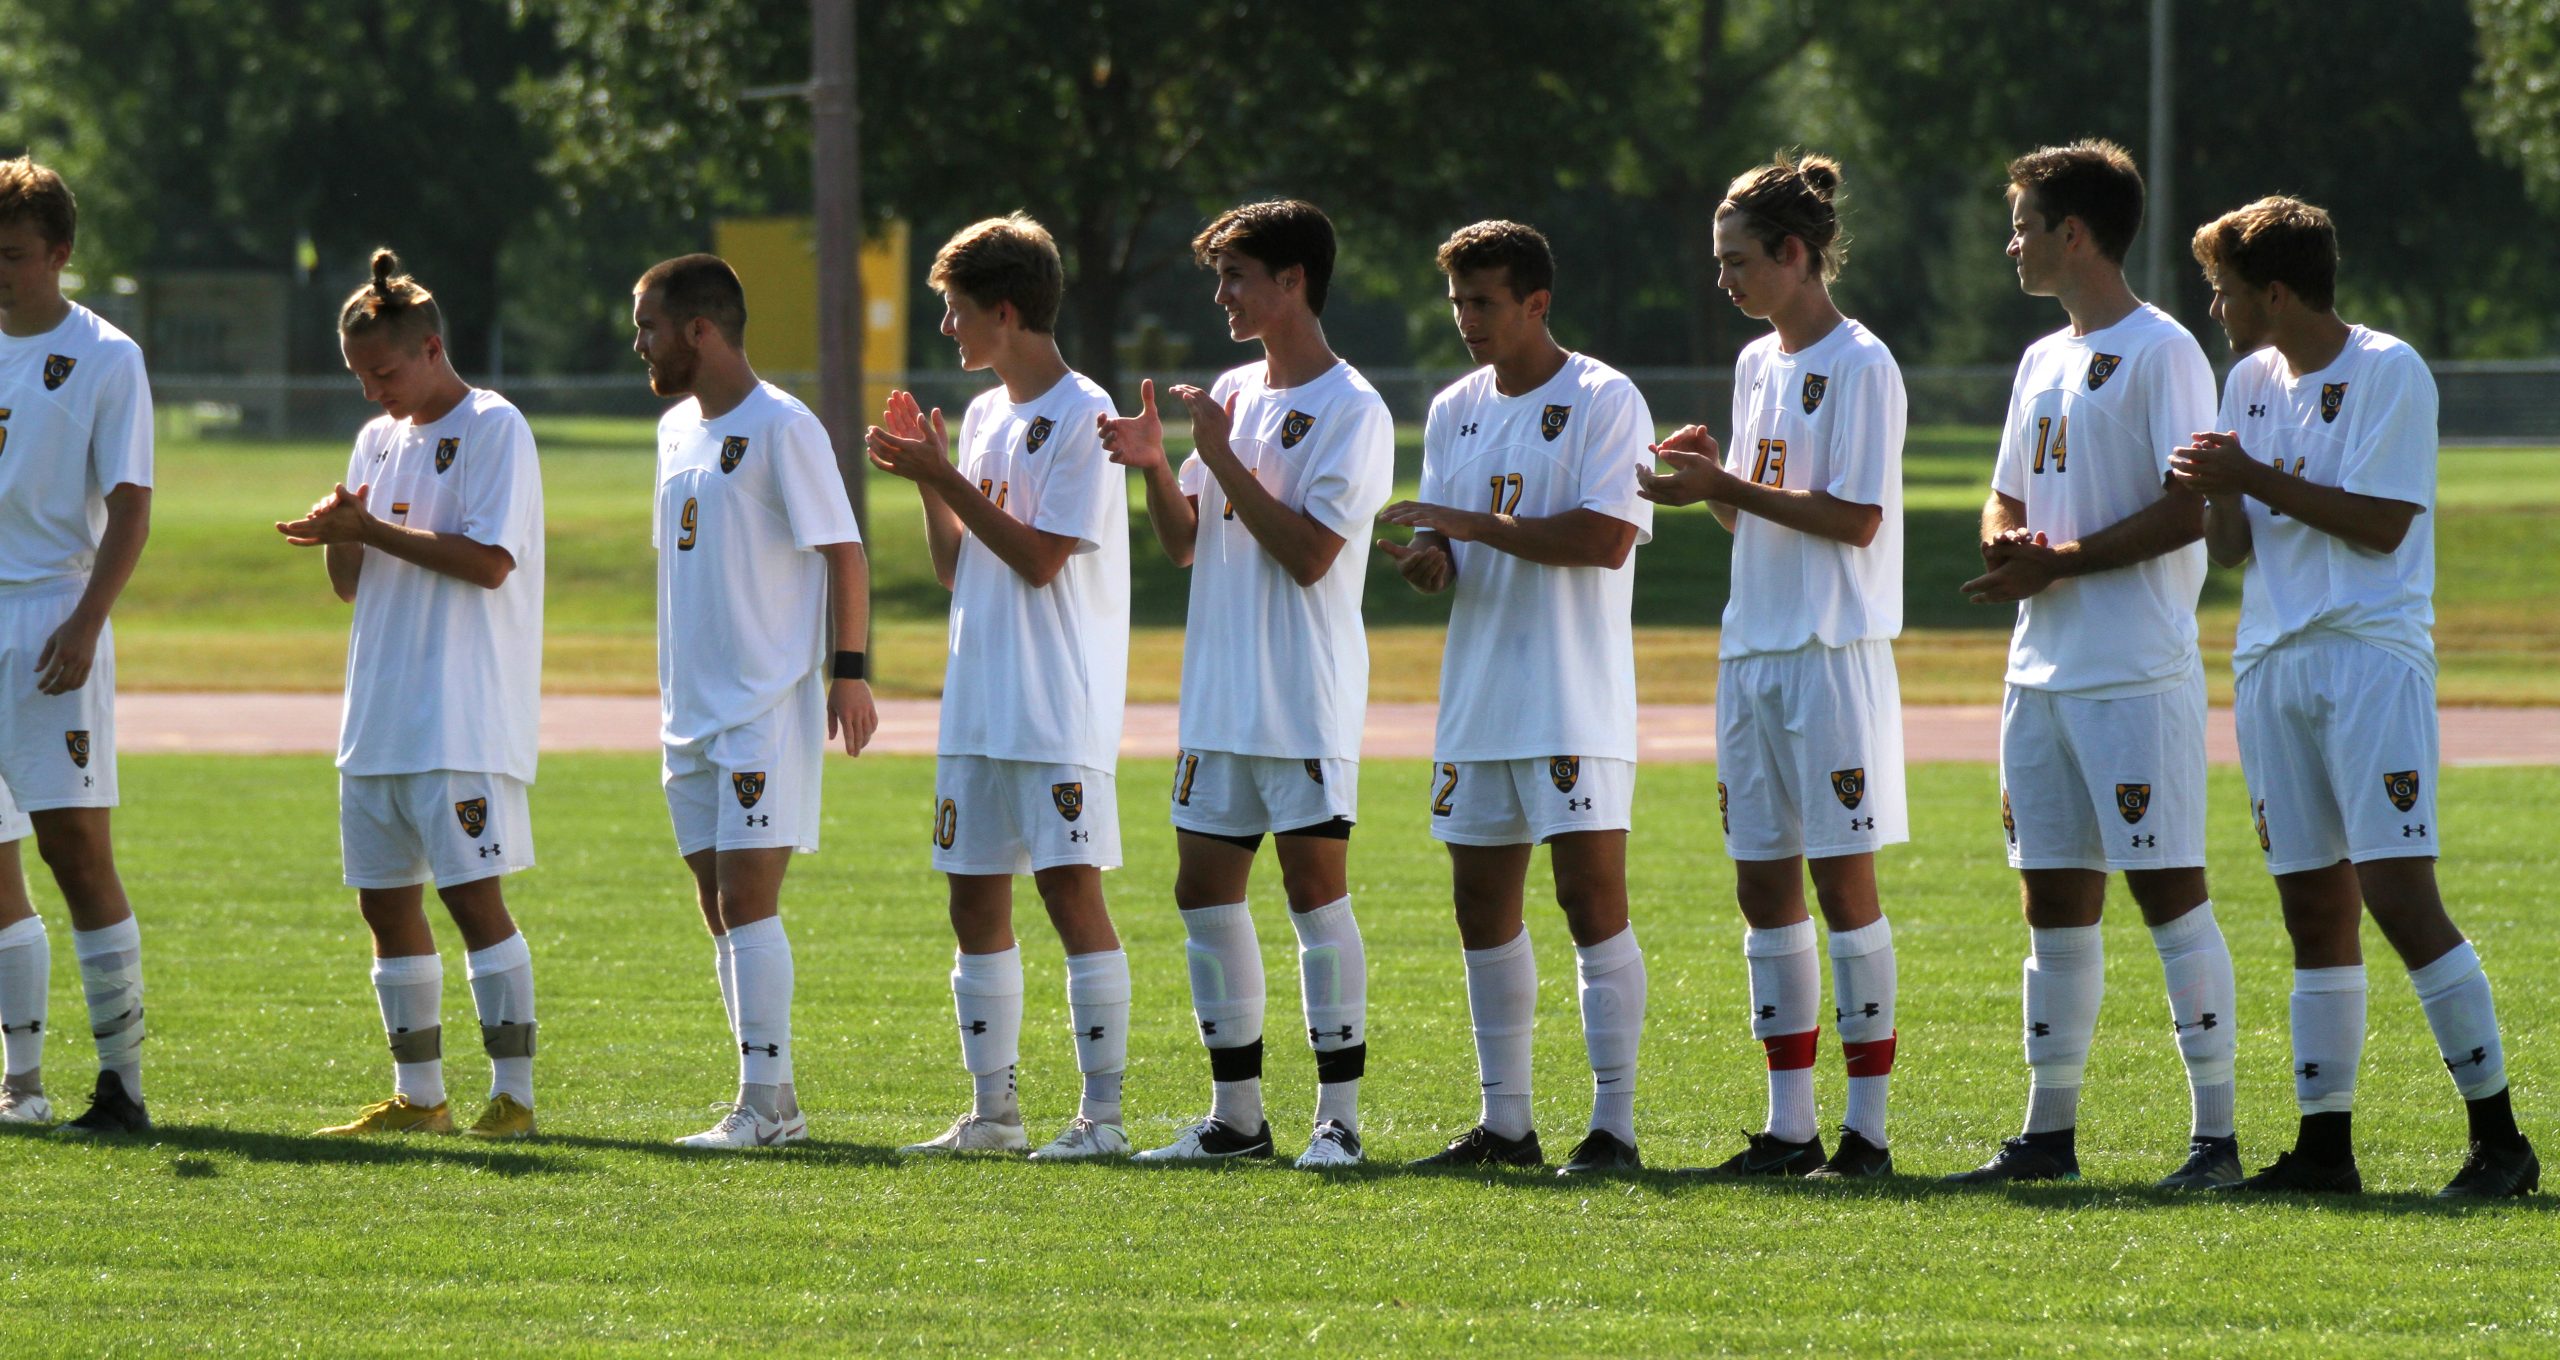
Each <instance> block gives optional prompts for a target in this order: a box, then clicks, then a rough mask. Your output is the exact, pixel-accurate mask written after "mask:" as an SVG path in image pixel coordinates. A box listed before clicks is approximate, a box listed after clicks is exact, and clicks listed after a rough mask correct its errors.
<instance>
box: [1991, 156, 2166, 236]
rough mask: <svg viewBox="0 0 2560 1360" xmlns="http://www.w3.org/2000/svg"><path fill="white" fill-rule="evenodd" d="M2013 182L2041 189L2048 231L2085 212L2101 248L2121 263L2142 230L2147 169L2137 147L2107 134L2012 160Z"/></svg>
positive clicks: (2083, 218)
mask: <svg viewBox="0 0 2560 1360" xmlns="http://www.w3.org/2000/svg"><path fill="white" fill-rule="evenodd" d="M2009 187H2010V188H2011V189H2012V190H2014V191H2016V192H2017V193H2019V194H2021V195H2024V194H2034V195H2035V200H2036V201H2035V206H2036V210H2037V211H2038V212H2040V213H2042V214H2044V228H2045V230H2047V231H2051V230H2053V229H2054V228H2055V227H2058V226H2061V225H2062V219H2064V218H2066V217H2076V218H2079V219H2080V222H2081V224H2082V225H2083V226H2086V227H2087V228H2088V229H2089V234H2090V236H2092V237H2094V238H2095V239H2096V240H2097V243H2098V253H2099V254H2101V255H2104V256H2106V257H2107V258H2108V259H2110V260H2113V261H2115V262H2116V263H2118V264H2122V263H2124V255H2125V252H2126V251H2127V250H2130V249H2131V248H2132V247H2133V236H2134V233H2135V232H2138V231H2140V230H2142V172H2141V171H2140V170H2137V169H2135V168H2134V165H2133V156H2132V155H2131V153H2129V152H2127V151H2126V150H2125V149H2124V148H2123V147H2120V146H2118V145H2116V144H2115V143H2113V142H2110V141H2107V140H2105V139H2104V138H2091V139H2089V140H2086V141H2078V142H2073V143H2072V144H2071V145H2069V146H2041V147H2037V148H2036V149H2035V150H2033V151H2030V152H2028V153H2027V154H2025V155H2023V156H2020V157H2019V158H2017V159H2016V160H2014V161H2011V162H2009Z"/></svg>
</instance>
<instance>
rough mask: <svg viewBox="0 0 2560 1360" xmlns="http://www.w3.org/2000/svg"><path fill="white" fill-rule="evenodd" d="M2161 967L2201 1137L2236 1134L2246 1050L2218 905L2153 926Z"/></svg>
mask: <svg viewBox="0 0 2560 1360" xmlns="http://www.w3.org/2000/svg"><path fill="white" fill-rule="evenodd" d="M2151 943H2152V946H2153V947H2154V948H2156V949H2157V950H2159V952H2160V971H2161V975H2162V977H2163V979H2164V980H2165V981H2166V983H2167V984H2168V988H2169V1023H2170V1024H2171V1025H2172V1026H2173V1027H2174V1028H2173V1030H2172V1032H2173V1033H2174V1034H2175V1035H2176V1036H2177V1040H2178V1056H2179V1057H2180V1058H2182V1059H2184V1060H2185V1061H2186V1064H2187V1091H2188V1094H2189V1097H2190V1104H2191V1107H2192V1109H2193V1112H2194V1122H2193V1124H2192V1125H2191V1128H2192V1130H2193V1133H2194V1136H2195V1137H2198V1138H2228V1137H2230V1136H2231V1130H2232V1120H2231V1104H2232V1092H2233V1079H2232V1067H2233V1065H2234V1059H2236V1058H2237V1057H2238V1056H2239V1053H2240V1038H2239V1027H2238V1026H2237V1024H2235V1023H2234V1018H2233V1017H2234V1013H2235V1007H2236V1005H2237V998H2238V989H2237V987H2236V986H2235V985H2234V983H2233V982H2232V980H2231V950H2230V948H2229V946H2227V945H2225V944H2224V943H2223V940H2222V927H2221V926H2220V925H2218V924H2216V923H2215V922H2214V919H2213V903H2211V902H2200V903H2197V904H2196V906H2195V908H2194V909H2193V910H2191V911H2189V912H2188V913H2187V914H2186V915H2184V916H2181V917H2179V918H2178V919H2177V920H2174V921H2171V922H2170V923H2169V924H2167V925H2165V926H2153V927H2152V928H2151Z"/></svg>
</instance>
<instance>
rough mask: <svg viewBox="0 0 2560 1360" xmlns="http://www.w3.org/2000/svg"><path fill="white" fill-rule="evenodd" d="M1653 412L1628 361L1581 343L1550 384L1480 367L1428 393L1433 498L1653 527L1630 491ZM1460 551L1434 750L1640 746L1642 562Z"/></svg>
mask: <svg viewBox="0 0 2560 1360" xmlns="http://www.w3.org/2000/svg"><path fill="white" fill-rule="evenodd" d="M1653 437H1654V436H1653V413H1652V412H1651V411H1650V410H1648V409H1646V407H1645V401H1644V394H1643V393H1641V392H1638V391H1637V390H1636V385H1635V384H1634V383H1632V382H1629V381H1627V377H1626V375H1625V374H1623V373H1620V372H1618V371H1617V370H1616V369H1614V368H1611V367H1609V366H1608V365H1606V364H1603V363H1600V362H1598V361H1597V360H1594V359H1590V358H1586V357H1584V356H1582V355H1579V354H1574V355H1568V356H1567V357H1566V359H1565V364H1564V367H1563V368H1562V369H1560V370H1558V371H1557V373H1556V375H1555V376H1554V377H1553V378H1550V379H1548V380H1547V383H1546V385H1545V386H1543V387H1540V388H1539V389H1538V390H1536V391H1534V392H1529V393H1525V394H1523V395H1521V396H1516V397H1506V396H1504V395H1502V393H1501V392H1500V391H1498V390H1497V389H1496V388H1495V387H1494V385H1493V370H1492V369H1491V368H1490V367H1486V368H1479V369H1477V370H1476V371H1475V372H1473V373H1470V374H1468V375H1467V376H1466V377H1464V378H1461V379H1459V380H1458V381H1457V382H1456V383H1454V384H1452V385H1451V386H1450V387H1449V389H1448V390H1447V391H1444V392H1442V393H1441V394H1440V395H1439V396H1438V397H1437V398H1435V399H1433V401H1432V403H1431V416H1430V419H1429V421H1428V422H1427V423H1426V424H1425V425H1424V427H1423V434H1422V493H1421V498H1422V499H1423V500H1424V501H1425V502H1428V503H1430V504H1435V505H1450V506H1456V507H1459V508H1461V509H1466V510H1491V511H1496V512H1498V513H1501V514H1506V515H1516V516H1518V517H1519V518H1522V519H1543V518H1548V517H1551V516H1555V515H1562V514H1565V513H1567V512H1569V511H1573V510H1591V511H1596V512H1598V513H1600V514H1603V515H1606V516H1608V517H1609V518H1611V519H1616V520H1623V521H1625V522H1626V523H1628V524H1632V525H1634V526H1635V528H1636V542H1637V543H1639V544H1641V543H1645V542H1648V541H1650V540H1651V539H1652V538H1653V502H1651V501H1648V500H1646V499H1644V498H1643V497H1641V496H1638V495H1637V494H1636V469H1637V468H1639V467H1644V466H1647V465H1648V460H1649V459H1650V458H1651V456H1652V455H1651V454H1650V453H1649V452H1648V450H1649V449H1650V447H1651V446H1652V444H1653ZM1449 551H1450V553H1451V555H1452V556H1453V558H1454V559H1455V561H1456V563H1457V568H1458V581H1457V586H1456V588H1455V593H1456V596H1457V600H1456V603H1455V604H1454V605H1453V606H1452V607H1451V610H1450V614H1449V644H1448V648H1447V650H1446V651H1445V652H1444V653H1443V654H1442V657H1441V661H1440V726H1439V732H1438V736H1437V737H1436V739H1435V740H1434V743H1433V757H1434V758H1435V759H1437V760H1441V761H1474V760H1518V759H1527V758H1532V757H1550V756H1594V757H1601V758H1605V759H1611V760H1630V761H1631V760H1634V759H1635V758H1636V663H1635V639H1634V632H1633V628H1632V626H1631V622H1630V615H1631V612H1632V611H1633V609H1634V606H1635V582H1636V562H1635V557H1634V555H1633V554H1632V553H1630V554H1629V555H1628V557H1627V560H1626V562H1625V563H1624V564H1622V565H1621V566H1619V567H1618V568H1617V569H1615V570H1610V569H1607V568H1603V567H1550V566H1543V565H1540V564H1539V563H1536V562H1532V561H1529V560H1528V559H1526V558H1521V557H1514V556H1512V555H1511V554H1509V553H1506V552H1501V551H1498V550H1496V549H1493V548H1488V547H1486V546H1485V545H1483V544H1481V543H1451V544H1450V545H1449Z"/></svg>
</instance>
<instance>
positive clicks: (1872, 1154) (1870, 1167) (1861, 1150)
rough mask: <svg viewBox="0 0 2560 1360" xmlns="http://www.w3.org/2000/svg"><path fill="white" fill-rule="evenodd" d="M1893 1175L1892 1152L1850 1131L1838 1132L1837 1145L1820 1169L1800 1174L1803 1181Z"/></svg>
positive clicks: (1845, 1129) (1848, 1129)
mask: <svg viewBox="0 0 2560 1360" xmlns="http://www.w3.org/2000/svg"><path fill="white" fill-rule="evenodd" d="M1892 1174H1893V1149H1891V1148H1880V1147H1877V1146H1876V1145H1875V1144H1873V1143H1870V1142H1868V1141H1867V1136H1866V1135H1865V1134H1862V1133H1860V1132H1858V1131H1857V1130H1856V1129H1852V1128H1845V1127H1844V1128H1842V1129H1841V1130H1840V1145H1839V1146H1838V1147H1835V1148H1833V1149H1832V1150H1831V1156H1830V1158H1829V1159H1828V1160H1826V1161H1824V1162H1823V1164H1822V1165H1820V1166H1817V1167H1815V1168H1814V1169H1812V1170H1811V1171H1808V1172H1806V1173H1804V1175H1805V1179H1806V1180H1812V1181H1848V1180H1868V1179H1871V1178H1874V1177H1877V1176H1890V1175H1892Z"/></svg>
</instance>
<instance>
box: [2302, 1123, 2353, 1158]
mask: <svg viewBox="0 0 2560 1360" xmlns="http://www.w3.org/2000/svg"><path fill="white" fill-rule="evenodd" d="M2293 1150H2294V1153H2295V1155H2297V1156H2299V1157H2302V1158H2303V1159H2305V1160H2307V1161H2313V1162H2318V1163H2320V1164H2321V1165H2323V1166H2334V1165H2336V1164H2337V1163H2339V1162H2349V1161H2353V1160H2355V1155H2356V1145H2355V1115H2354V1114H2353V1113H2352V1112H2350V1111H2346V1110H2332V1111H2329V1112H2326V1113H2322V1114H2306V1115H2304V1116H2303V1117H2302V1131H2301V1132H2300V1133H2297V1134H2295V1135H2294V1137H2293Z"/></svg>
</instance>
